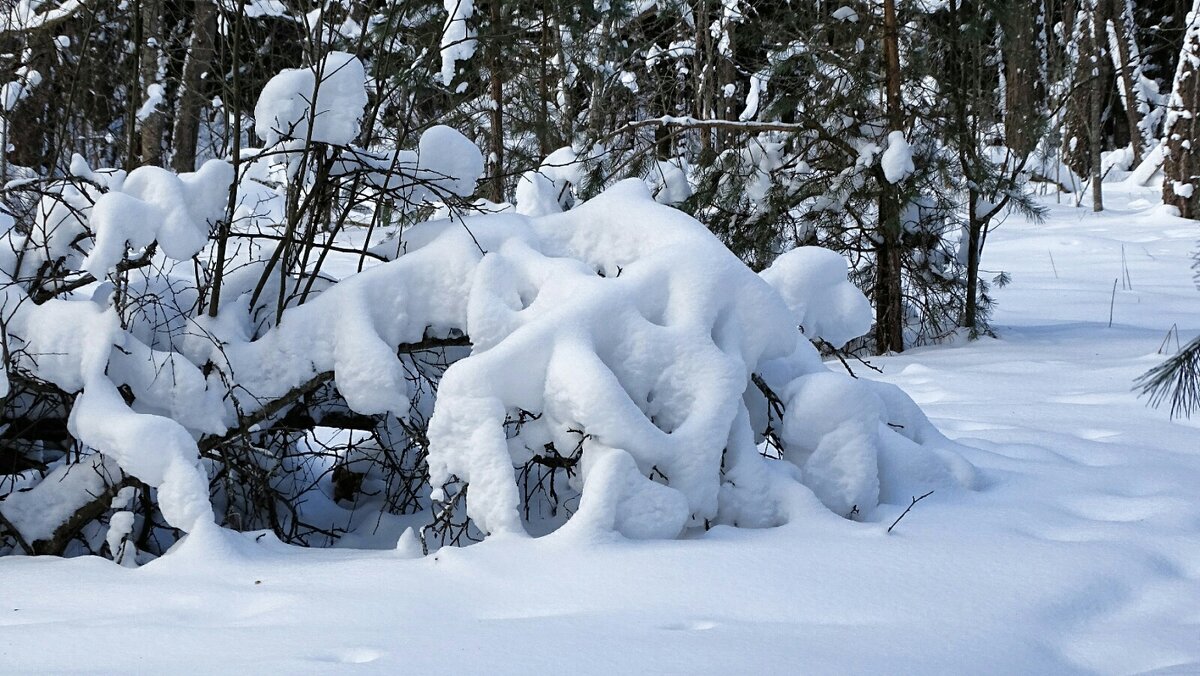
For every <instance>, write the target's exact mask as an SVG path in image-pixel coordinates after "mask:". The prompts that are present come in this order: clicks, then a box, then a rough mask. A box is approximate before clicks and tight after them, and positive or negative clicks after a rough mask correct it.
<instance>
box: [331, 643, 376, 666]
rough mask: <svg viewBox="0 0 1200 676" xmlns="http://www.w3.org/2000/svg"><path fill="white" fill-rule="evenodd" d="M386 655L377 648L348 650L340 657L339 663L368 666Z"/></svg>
mask: <svg viewBox="0 0 1200 676" xmlns="http://www.w3.org/2000/svg"><path fill="white" fill-rule="evenodd" d="M385 654H386V653H384V652H383V651H382V650H378V649H376V648H366V647H359V648H347V649H346V650H343V651H342V652H341V654H340V655H339V656H338V661H340V662H342V663H343V664H366V663H368V662H374V661H375V660H377V659H379V658H380V657H383V656H384V655H385Z"/></svg>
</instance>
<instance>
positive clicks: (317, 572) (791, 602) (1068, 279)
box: [0, 186, 1200, 674]
mask: <svg viewBox="0 0 1200 676" xmlns="http://www.w3.org/2000/svg"><path fill="white" fill-rule="evenodd" d="M1106 187H1107V188H1108V204H1109V206H1110V208H1109V210H1108V211H1106V212H1105V213H1103V214H1101V215H1093V214H1092V213H1091V212H1090V211H1088V210H1085V209H1076V208H1074V207H1072V206H1070V205H1068V204H1065V203H1064V204H1062V205H1055V204H1054V201H1053V199H1051V200H1050V201H1049V204H1050V206H1051V209H1052V211H1051V214H1050V218H1049V220H1048V222H1047V223H1045V224H1042V225H1033V224H1028V223H1024V222H1020V221H1019V219H1016V218H1014V219H1010V221H1009V222H1007V223H1005V224H1004V225H1003V226H1002V227H1001V228H1000V229H999V230H998V231H996V232H994V233H993V234H992V236H991V238H990V239H989V241H988V244H987V250H986V251H985V253H984V265H985V267H986V268H988V269H989V270H994V271H999V270H1004V271H1007V272H1009V273H1011V275H1012V279H1013V281H1012V284H1011V285H1010V286H1009V287H1007V288H1005V289H1004V290H1002V291H1000V292H999V294H998V297H999V303H1000V306H999V309H998V312H997V315H996V317H995V320H994V323H995V326H996V329H997V333H998V336H999V337H998V338H996V339H985V340H980V341H977V342H973V343H961V344H956V345H950V346H938V347H931V348H924V349H918V350H913V351H911V352H909V353H906V354H904V355H902V356H898V357H890V358H886V359H879V360H876V363H877V364H878V365H879V366H881V367H883V369H884V371H885V372H884V374H883V375H882V376H877V375H876V374H869V373H868V374H867V375H872V376H874V377H880V378H882V379H885V380H887V381H890V382H893V383H896V384H898V385H900V386H901V387H902V388H904V389H905V390H906V391H907V392H908V393H909V394H910V395H911V396H913V397H914V399H915V400H916V401H917V402H918V403H919V404H921V406H922V407H923V408H924V410H925V411H926V412H927V413H928V414H929V416H930V417H931V418H932V420H933V421H934V422H935V423H936V424H937V425H938V426H939V427H940V428H941V429H942V430H943V431H944V432H945V433H946V434H947V435H949V436H950V437H952V438H955V439H957V440H959V441H961V442H963V443H965V444H967V445H969V446H971V447H972V450H969V451H968V454H967V457H968V459H969V460H970V461H971V462H972V463H974V464H975V465H976V467H978V468H979V470H980V473H981V477H982V480H981V482H980V484H981V485H980V486H979V490H978V491H975V492H961V493H957V494H954V495H950V494H941V493H934V494H933V495H931V496H930V497H928V498H927V499H925V500H923V501H922V502H920V503H919V504H917V505H916V506H915V507H914V508H913V509H912V511H911V512H910V513H909V514H908V515H907V516H906V517H905V518H904V520H903V521H901V522H900V524H899V525H898V526H897V527H896V530H895V531H894V532H893V533H891V534H890V535H889V534H887V533H886V529H887V527H888V525H889V524H890V523H891V522H892V521H893V520H894V519H895V518H896V516H898V515H899V513H900V512H901V511H902V510H901V508H897V507H888V506H885V507H881V508H880V509H878V510H876V511H875V512H874V513H873V518H874V519H875V520H874V521H872V522H867V523H854V522H850V521H846V520H843V519H840V518H837V517H834V516H832V515H830V516H829V518H826V519H820V518H818V519H816V520H815V521H814V520H808V521H805V522H802V523H794V524H791V525H789V526H785V527H782V528H777V529H771V530H745V529H743V530H736V529H732V528H726V527H719V528H716V529H714V530H712V531H710V532H708V533H707V534H705V535H703V536H702V537H698V538H693V539H688V540H681V541H649V542H647V541H642V542H629V541H620V542H580V541H578V540H573V541H571V542H569V543H565V542H556V541H553V540H533V541H530V540H512V539H504V538H496V539H491V540H488V541H486V542H484V543H483V544H481V545H477V546H473V547H470V548H468V549H464V550H443V551H441V552H440V553H438V554H437V555H435V556H430V557H425V558H406V557H404V556H402V555H400V554H398V553H395V552H359V551H349V550H302V549H295V548H290V547H285V546H283V545H280V544H278V543H274V542H272V541H271V539H270V538H269V537H262V538H260V539H259V540H257V541H256V539H255V538H254V536H241V535H233V534H229V533H216V532H205V531H201V532H198V533H196V534H194V535H193V536H191V538H190V539H189V540H188V541H186V542H184V543H183V544H182V545H181V546H180V548H179V549H178V550H177V551H175V552H172V553H171V554H170V555H169V556H166V557H164V558H163V559H160V560H158V561H156V562H154V563H152V564H150V565H147V566H145V567H143V568H141V569H137V570H130V569H125V568H121V567H119V566H117V565H115V564H113V563H111V562H109V561H105V560H100V559H94V558H77V559H71V560H59V559H51V558H22V557H7V558H4V559H0V671H5V672H24V673H39V672H41V673H44V672H47V671H56V672H57V671H73V672H74V671H84V672H101V673H115V672H129V671H134V672H137V673H156V672H170V673H179V672H195V673H214V672H224V673H236V672H242V673H263V672H289V673H290V672H330V671H347V672H351V671H364V672H373V673H423V672H424V673H521V674H527V673H537V672H538V671H541V670H546V673H567V672H569V673H597V674H599V673H605V674H607V673H632V672H639V673H643V672H644V673H689V674H691V673H755V672H766V673H872V674H878V673H979V672H985V673H1055V674H1065V673H1097V672H1098V673H1138V672H1155V673H1176V674H1183V673H1200V444H1198V443H1197V441H1198V438H1200V437H1198V435H1197V429H1196V427H1197V425H1196V423H1194V422H1189V421H1171V420H1169V419H1168V417H1167V415H1166V413H1165V412H1163V411H1157V410H1152V409H1148V408H1146V407H1145V405H1144V402H1143V401H1141V400H1139V399H1137V398H1136V396H1135V394H1134V393H1133V392H1132V382H1133V380H1134V378H1135V377H1136V376H1138V375H1139V374H1140V373H1142V372H1144V371H1145V370H1146V369H1147V368H1149V367H1150V366H1152V365H1154V364H1156V363H1158V362H1159V361H1160V360H1161V359H1162V358H1163V356H1162V355H1161V354H1158V351H1159V349H1160V346H1161V345H1162V343H1163V342H1164V339H1165V337H1166V336H1167V333H1168V330H1169V329H1170V328H1171V327H1172V326H1177V327H1178V331H1179V337H1180V340H1181V342H1186V341H1187V340H1188V339H1189V338H1190V337H1192V336H1193V335H1195V334H1196V333H1197V332H1198V331H1200V291H1196V289H1195V287H1194V286H1193V284H1192V279H1191V267H1190V266H1191V259H1190V257H1189V254H1190V252H1191V251H1192V250H1193V249H1194V248H1195V245H1196V240H1197V237H1198V236H1200V228H1198V227H1196V224H1195V223H1193V222H1189V221H1183V220H1179V219H1174V218H1171V217H1169V216H1165V215H1163V212H1162V210H1161V208H1159V207H1157V206H1154V204H1155V203H1156V202H1157V195H1156V194H1155V193H1154V192H1153V191H1150V190H1141V189H1131V190H1128V191H1123V190H1122V189H1121V188H1120V187H1117V186H1106ZM1122 278H1125V279H1126V282H1125V283H1124V284H1123V283H1122V282H1121V281H1118V283H1117V287H1116V292H1115V296H1114V292H1113V281H1114V280H1121V279H1122ZM1130 282H1131V283H1132V288H1131V289H1128V288H1123V286H1129V283H1130ZM1110 304H1111V310H1112V325H1111V326H1109V314H1110ZM1170 344H1171V348H1174V345H1175V341H1174V339H1172V340H1171V341H1170ZM68 634H69V635H70V636H71V637H72V638H71V639H70V640H66V639H65V638H64V637H65V636H67V635H68Z"/></svg>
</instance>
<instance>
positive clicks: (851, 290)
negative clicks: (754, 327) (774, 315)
mask: <svg viewBox="0 0 1200 676" xmlns="http://www.w3.org/2000/svg"><path fill="white" fill-rule="evenodd" d="M847 266H848V264H847V262H846V259H844V258H842V257H841V256H839V255H838V254H836V253H834V252H832V251H830V250H828V249H822V248H821V247H797V248H795V249H792V250H791V251H787V252H785V253H784V254H783V255H781V256H779V257H778V258H776V259H775V261H774V262H773V263H772V264H771V266H770V267H768V268H767V269H766V270H763V271H762V272H760V273H759V275H761V276H762V278H763V279H765V280H766V281H767V283H768V284H770V285H771V286H773V287H774V288H775V290H776V291H778V292H779V295H780V296H782V297H783V300H784V302H785V303H787V305H788V307H789V308H790V309H791V310H792V313H793V314H794V315H795V318H796V323H797V324H799V325H800V327H801V328H802V330H803V331H804V334H805V335H807V336H809V337H812V338H821V339H823V340H825V341H826V342H828V343H829V344H831V345H833V346H835V347H841V346H842V345H845V344H846V343H847V342H849V341H850V340H852V339H854V338H857V337H859V336H861V335H864V334H865V333H866V332H867V331H869V330H870V328H871V321H872V313H871V303H870V301H868V300H867V297H866V296H864V295H863V292H862V291H861V290H859V288H858V287H857V286H855V285H854V284H852V283H851V282H850V281H849V279H848V278H847V276H846V273H847Z"/></svg>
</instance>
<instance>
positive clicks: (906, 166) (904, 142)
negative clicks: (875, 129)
mask: <svg viewBox="0 0 1200 676" xmlns="http://www.w3.org/2000/svg"><path fill="white" fill-rule="evenodd" d="M879 162H880V166H882V167H883V177H884V178H886V179H887V181H888V183H899V182H901V181H903V180H904V179H906V178H908V177H909V176H912V174H913V172H914V171H916V167H915V166H914V165H913V156H912V146H910V145H909V144H908V139H906V138H904V132H902V131H893V132H891V133H890V134H888V144H887V148H886V149H884V151H883V155H882V156H881V157H880V158H879Z"/></svg>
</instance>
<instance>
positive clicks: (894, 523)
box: [887, 491, 933, 533]
mask: <svg viewBox="0 0 1200 676" xmlns="http://www.w3.org/2000/svg"><path fill="white" fill-rule="evenodd" d="M931 495H933V491H929V492H928V493H926V494H925V495H922V496H921V497H919V498H913V499H912V502H911V503H909V505H908V508H907V509H905V510H904V513H903V514H901V515H900V516H898V517H896V520H895V521H893V522H892V525H890V526H888V529H887V532H889V533H891V532H892V529H893V528H895V527H896V524H898V523H900V519H903V518H904V517H905V515H907V514H908V510H910V509H912V508H913V506H915V505H916V504H917V503H918V502H920V501H922V500H924V499H925V498H927V497H929V496H931Z"/></svg>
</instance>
